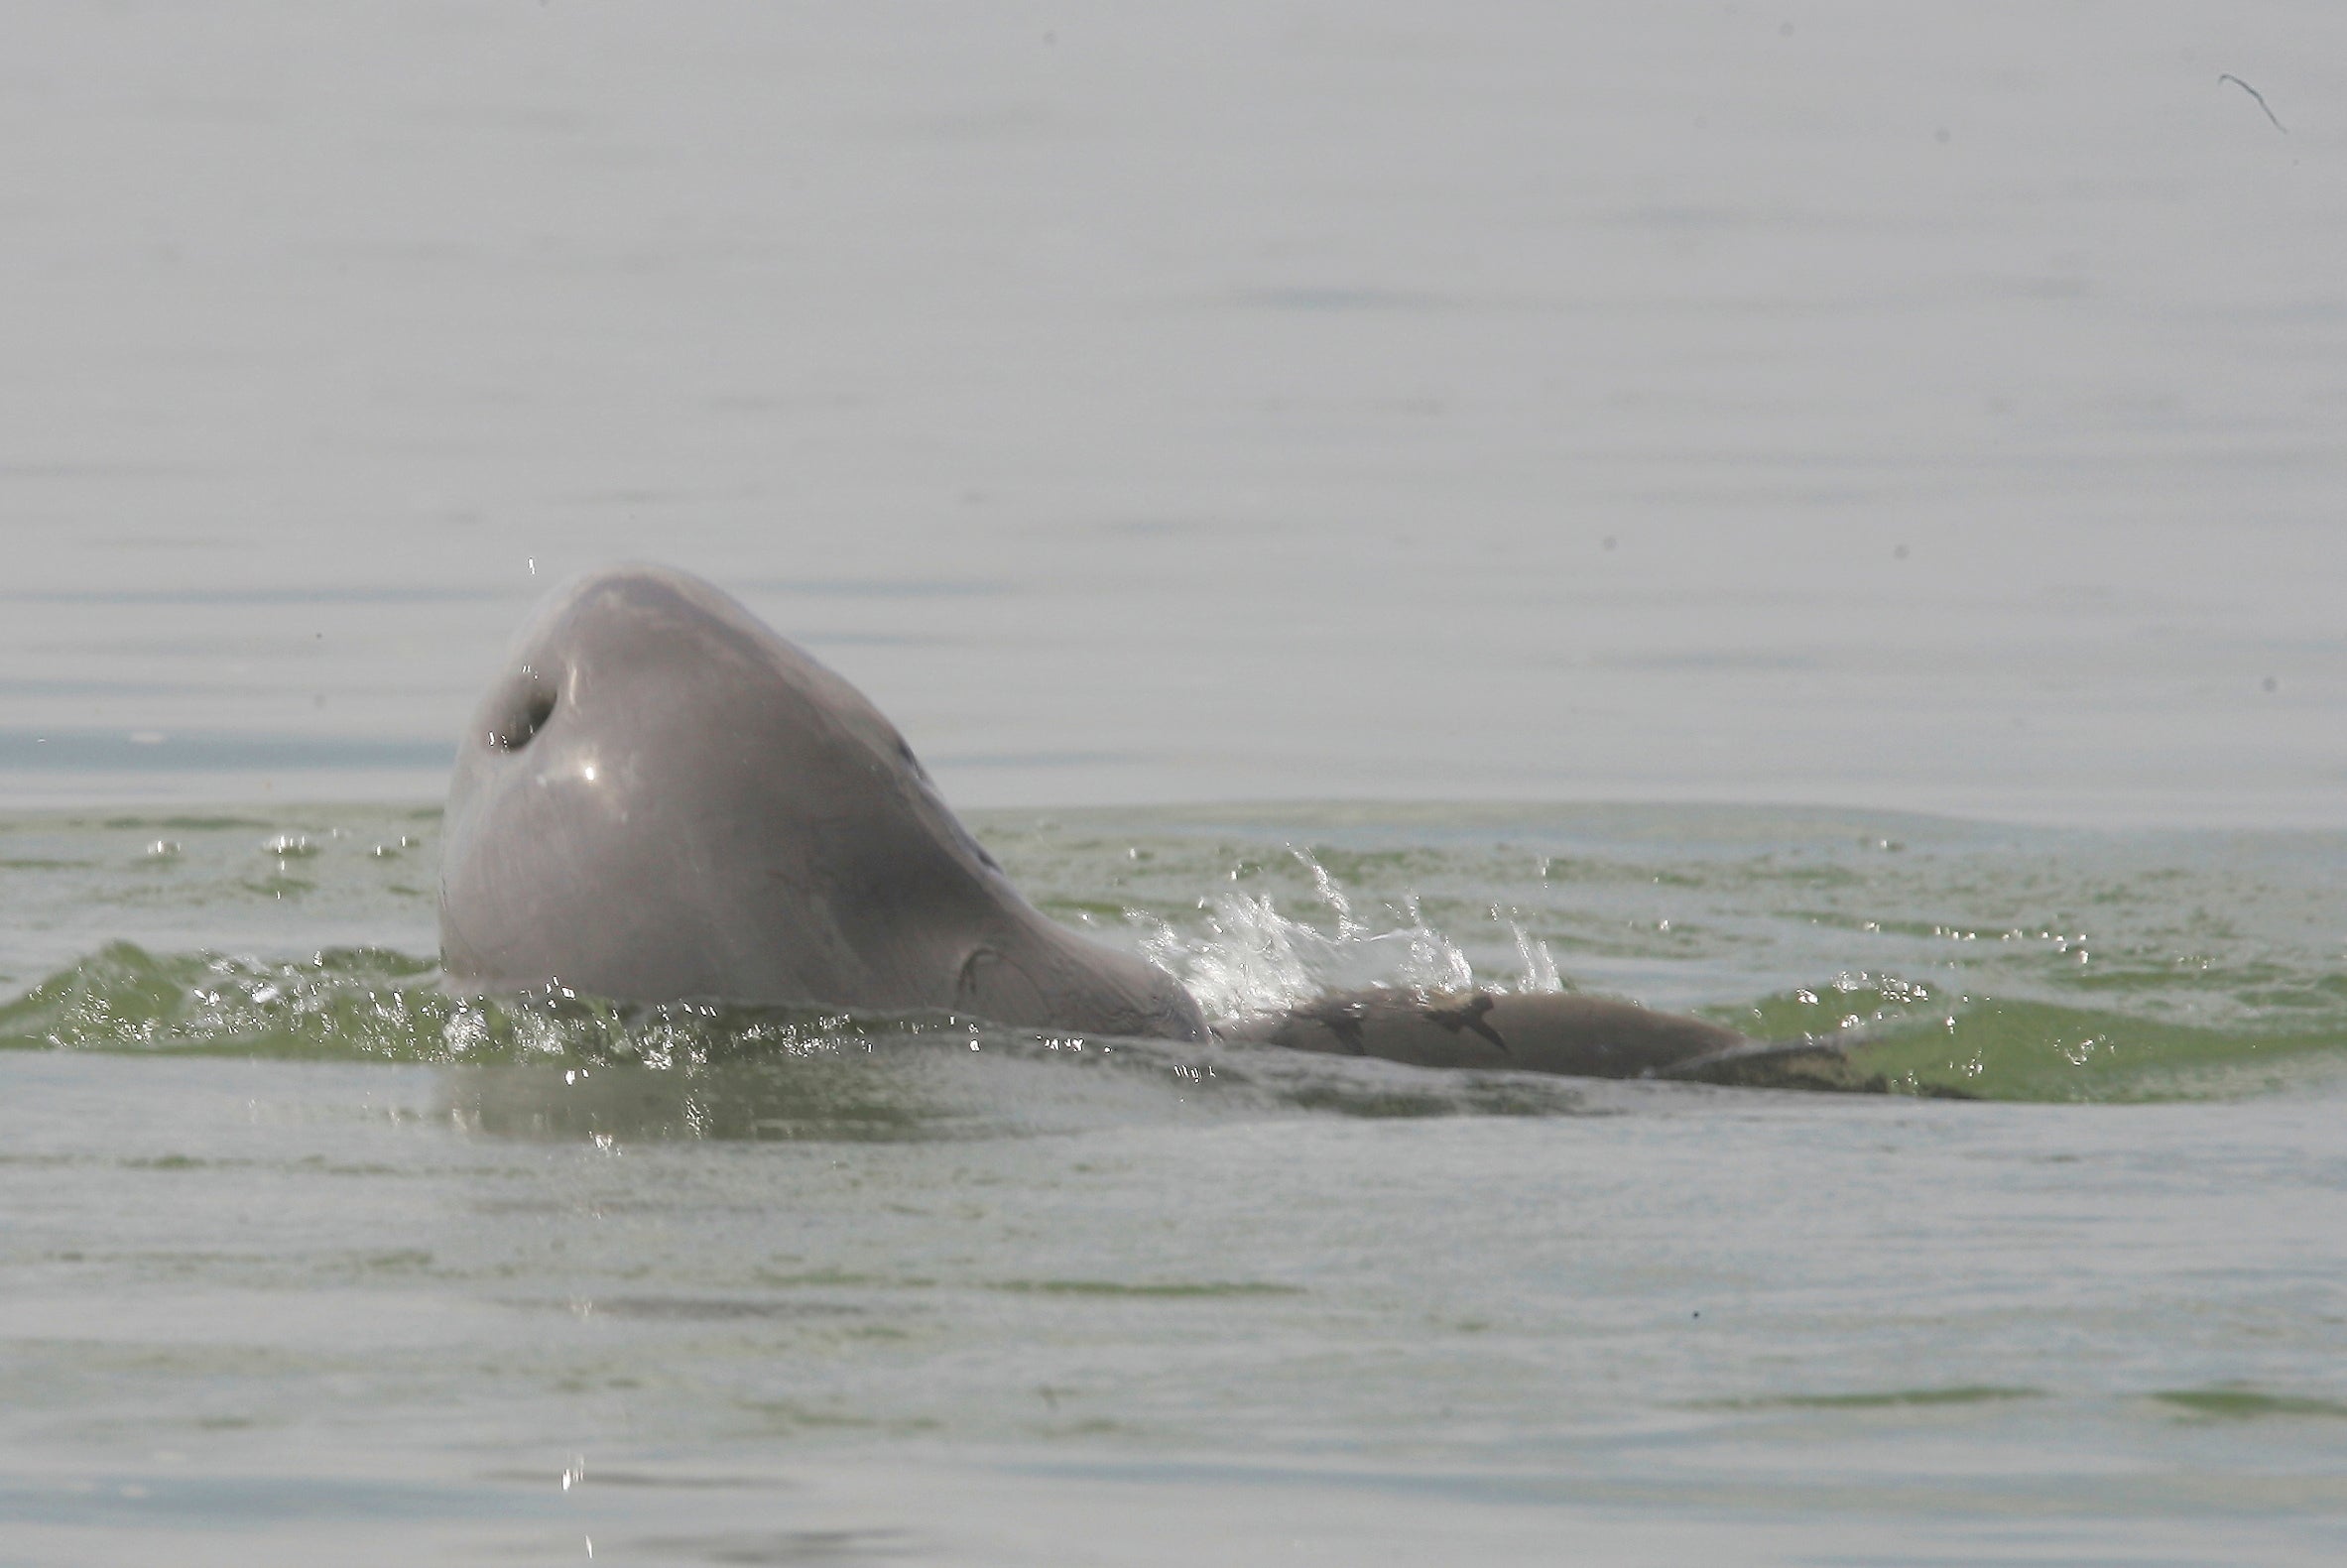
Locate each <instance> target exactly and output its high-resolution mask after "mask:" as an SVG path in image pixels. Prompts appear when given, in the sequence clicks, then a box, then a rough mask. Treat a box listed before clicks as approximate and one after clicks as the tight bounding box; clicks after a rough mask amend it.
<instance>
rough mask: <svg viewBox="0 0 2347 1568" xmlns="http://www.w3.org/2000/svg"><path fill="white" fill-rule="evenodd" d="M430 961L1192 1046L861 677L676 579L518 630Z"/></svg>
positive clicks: (455, 788) (1186, 1016)
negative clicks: (977, 813) (1049, 908)
mask: <svg viewBox="0 0 2347 1568" xmlns="http://www.w3.org/2000/svg"><path fill="white" fill-rule="evenodd" d="M440 964H441V967H442V969H444V970H445V971H446V973H447V974H448V975H449V976H450V977H451V978H453V979H455V980H458V981H462V982H466V983H470V984H474V985H478V986H482V987H496V988H511V987H529V988H537V987H544V986H559V987H565V988H568V989H571V990H574V991H579V992H585V993H588V994H591V995H595V996H601V997H607V998H611V999H613V1000H615V1001H623V1002H674V1001H679V1000H681V999H685V998H711V999H715V998H722V999H725V1000H727V1001H733V1002H746V1003H781V1004H792V1005H812V1006H836V1007H843V1008H855V1009H871V1010H875V1011H882V1012H918V1011H922V1010H937V1011H947V1012H957V1013H967V1014H971V1015H973V1016H975V1017H978V1018H983V1019H989V1020H992V1021H993V1022H995V1023H998V1024H1007V1025H1014V1026H1018V1027H1025V1028H1038V1029H1069V1030H1081V1031H1088V1032H1095V1033H1102V1034H1116V1035H1139V1036H1159V1037H1167V1038H1173V1039H1193V1040H1194V1039H1204V1038H1205V1037H1206V1033H1207V1030H1206V1022H1205V1019H1204V1018H1203V1017H1202V1016H1201V1015H1200V1014H1199V1012H1198V1005H1197V1003H1196V1002H1195V1001H1193V1000H1192V999H1191V997H1190V995H1189V993H1188V992H1186V991H1184V990H1183V989H1182V988H1181V985H1180V983H1179V982H1178V981H1176V980H1175V979H1174V978H1173V976H1172V975H1169V974H1167V973H1166V972H1165V971H1164V970H1162V969H1159V968H1157V967H1156V966H1155V965H1153V964H1150V963H1147V962H1145V961H1144V960H1142V959H1140V958H1138V957H1135V956H1132V955H1130V954H1126V953H1119V952H1115V951H1112V950H1110V949H1108V948H1106V947H1102V946H1100V945H1098V944H1096V943H1093V942H1088V941H1086V940H1084V939H1083V938H1082V937H1080V936H1078V935H1076V934H1075V933H1074V932H1073V931H1070V930H1068V929H1067V928H1066V927H1065V926H1063V925H1060V924H1059V923H1058V922H1056V921H1054V920H1052V919H1050V918H1049V917H1048V916H1046V915H1045V914H1044V913H1043V912H1042V911H1041V910H1039V909H1037V908H1036V907H1035V906H1034V905H1031V904H1029V903H1028V902H1027V901H1026V900H1025V899H1024V898H1022V897H1021V896H1020V894H1019V890H1018V889H1017V888H1015V887H1013V886H1012V885H1011V880H1010V878H1008V877H1006V876H1005V875H1003V870H1002V868H1001V867H1000V866H999V865H997V864H995V860H994V857H993V856H992V855H989V854H988V853H987V852H986V850H985V847H984V846H983V845H981V844H979V843H978V841H977V840H976V839H974V838H972V837H971V836H970V834H969V831H968V830H967V829H965V828H964V827H963V826H962V825H961V823H960V821H959V820H958V819H957V818H955V816H954V815H953V813H952V812H951V811H950V810H948V809H946V806H945V802H944V801H943V800H942V799H940V798H939V797H938V794H937V790H936V786H935V785H934V784H931V783H930V782H929V777H928V773H927V771H926V770H925V769H924V768H923V767H922V766H921V763H920V761H919V760H918V759H917V758H915V756H914V755H913V748H912V747H910V746H908V745H906V744H905V738H904V737H903V736H901V735H899V734H898V733H897V730H896V727H895V726H894V725H892V724H890V723H889V721H888V720H887V719H885V718H883V717H882V716H881V714H880V710H879V709H877V708H875V707H874V706H873V705H872V704H871V703H870V702H868V701H867V700H865V698H864V695H863V694H862V693H861V692H859V691H857V690H856V689H855V687H853V686H851V685H849V684H848V683H847V682H846V681H845V680H842V679H841V678H840V677H839V676H838V675H835V674H833V673H832V672H831V671H830V670H828V669H826V668H824V667H823V666H822V665H821V664H819V663H816V662H815V661H814V660H813V659H811V658H809V657H808V656H807V655H806V654H804V653H803V652H802V651H801V650H800V649H798V648H796V647H794V646H793V645H791V644H790V643H788V642H785V641H784V640H783V639H782V638H780V637H778V636H776V635H775V634H774V633H773V632H771V631H769V630H768V629H767V628H766V627H765V626H763V625H761V624H760V623H759V621H758V620H757V618H756V617H755V616H753V615H751V614H750V612H749V611H747V610H745V609H744V608H742V606H741V605H740V604H738V603H736V602H735V601H734V600H733V599H731V598H729V597H727V596H726V595H725V594H723V593H721V592H719V591H718V590H717V589H716V588H714V587H712V586H711V585H709V584H708V583H706V582H703V581H701V580H700V579H698V578H696V577H692V576H689V575H687V574H685V573H683V572H680V571H672V570H666V569H663V568H658V567H649V566H630V567H623V568H619V569H616V570H611V571H604V572H600V573H597V574H595V575H592V576H589V577H587V578H585V579H584V580H582V581H580V582H578V583H576V584H574V585H573V586H572V587H570V588H569V589H568V590H567V591H566V592H564V593H562V594H560V595H559V596H558V597H557V598H556V600H555V601H554V603H553V604H552V605H550V606H549V607H548V608H547V610H546V611H545V612H544V613H543V614H542V615H540V617H539V618H538V620H537V621H536V623H535V624H533V625H532V626H530V627H529V628H528V629H527V630H526V631H525V632H524V633H523V634H522V637H521V639H520V641H519V643H518V644H517V645H516V647H515V649H514V651H513V653H512V656H511V657H510V658H509V659H508V661H507V663H506V667H505V669H504V671H503V672H502V673H501V674H500V675H499V676H498V677H497V679H496V680H495V681H493V682H492V683H491V685H490V687H489V692H488V695H487V696H485V697H484V698H483V699H482V700H481V704H480V707H479V708H478V709H477V710H476V711H475V713H474V714H473V719H472V723H471V725H470V726H469V727H468V728H467V730H466V732H465V735H464V738H463V742H462V744H461V746H460V747H459V749H458V754H457V762H456V771H455V774H454V776H453V778H452V779H451V780H450V782H449V785H448V807H447V812H446V815H445V816H444V818H443V825H442V838H441V850H440Z"/></svg>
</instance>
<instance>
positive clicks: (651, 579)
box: [439, 566, 1848, 1086]
mask: <svg viewBox="0 0 2347 1568" xmlns="http://www.w3.org/2000/svg"><path fill="white" fill-rule="evenodd" d="M439 908H440V963H441V967H442V968H443V969H444V970H445V971H446V973H447V974H448V976H449V977H450V978H451V979H453V980H456V981H458V982H460V983H464V984H468V985H472V986H475V987H478V988H481V989H484V990H488V989H528V990H537V989H542V988H546V987H563V988H568V989H570V990H572V991H576V992H583V993H586V994H589V995H594V996H601V997H606V998H610V999H612V1000H615V1001H623V1002H648V1003H660V1002H675V1001H682V1000H686V999H709V1000H720V999H721V1000H725V1001H730V1002H740V1003H753V1004H761V1003H763V1004H783V1005H796V1006H817V1007H840V1008H848V1009H856V1010H867V1011H875V1012H920V1011H939V1012H954V1013H963V1014H968V1015H971V1016H973V1017H976V1018H982V1019H987V1020H991V1021H992V1022H994V1023H997V1024H1004V1025H1012V1026H1015V1027H1021V1028H1036V1029H1065V1030H1069V1031H1076V1032H1086V1033H1098V1034H1111V1035H1119V1036H1138V1037H1157V1038H1168V1039H1177V1040H1198V1041H1203V1040H1207V1039H1211V1038H1212V1037H1213V1035H1212V1033H1211V1031H1210V1030H1209V1029H1208V1028H1207V1025H1206V1022H1205V1019H1204V1018H1203V1016H1202V1015H1201V1014H1200V1013H1199V1011H1198V1006H1197V1003H1196V1002H1195V1001H1193V1000H1192V999H1191V997H1190V996H1189V994H1188V993H1187V992H1186V991H1184V990H1183V989H1182V987H1181V985H1180V983H1179V982H1177V981H1176V980H1175V979H1174V978H1173V976H1172V975H1170V974H1168V973H1166V972H1165V971H1164V970H1162V969H1159V968H1157V967H1156V966H1154V965H1152V964H1149V963H1146V962H1144V961H1143V960H1141V959H1139V958H1137V957H1134V956H1132V955H1130V954H1126V953H1120V952H1116V951H1113V950H1111V949H1109V948H1106V947H1102V946H1100V945H1098V944H1096V943H1093V942H1089V941H1086V940H1085V939H1084V938H1082V937H1080V936H1078V935H1077V934H1075V933H1074V932H1073V931H1070V930H1068V929H1067V928H1066V927H1065V926H1062V925H1060V924H1058V923H1057V922H1056V921H1054V920H1052V919H1050V918H1049V917H1048V916H1046V915H1045V914H1043V913H1042V912H1041V911H1040V910H1038V909H1037V908H1036V907H1035V906H1034V905H1031V904H1029V903H1028V902H1027V901H1026V899H1024V898H1023V897H1021V896H1020V894H1019V891H1018V889H1016V888H1014V887H1013V886H1012V885H1011V881H1010V879H1009V878H1008V877H1007V876H1005V875H1004V874H1003V870H1002V868H1001V867H1000V866H998V865H996V864H995V861H994V857H993V856H991V855H989V854H988V853H987V852H986V850H985V849H984V848H983V847H982V846H981V845H980V844H979V843H978V842H977V840H976V839H974V838H972V837H971V836H970V833H969V831H968V830H967V829H966V828H964V827H963V826H962V824H961V823H960V821H959V820H957V819H956V818H955V817H954V815H953V813H952V811H950V810H949V809H947V807H946V805H945V803H944V801H943V800H942V799H941V798H940V797H939V796H938V794H937V791H936V787H935V785H934V784H931V783H930V782H929V777H928V774H927V772H926V770H925V769H923V767H922V766H921V763H920V762H919V761H918V760H917V759H916V758H915V757H914V755H913V750H912V748H911V747H909V746H908V745H906V744H905V740H904V737H903V736H901V735H899V734H898V733H897V730H896V727H895V726H894V725H892V724H890V723H889V721H888V720H887V719H886V718H884V717H882V716H881V713H880V711H879V709H877V708H875V707H873V705H872V704H871V703H870V702H869V701H867V700H866V699H865V697H864V695H863V694H862V693H861V692H859V691H857V690H856V689H855V688H854V687H853V686H851V685H849V684H848V683H847V682H846V681H845V680H843V679H841V678H840V677H839V676H838V675H836V674H833V673H832V672H831V671H830V670H828V669H826V668H824V667H823V666H822V665H821V664H819V663H816V662H815V661H814V660H813V659H811V658H809V657H808V656H807V655H806V654H805V653H803V652H802V651H801V650H800V649H798V648H797V647H795V646H794V645H792V644H791V643H789V642H787V641H785V640H784V639H783V638H781V637H778V636H777V635H775V633H774V632H772V631H770V630H769V629H768V628H767V627H766V626H764V625H763V624H761V623H760V622H759V621H758V619H757V618H756V617H755V616H753V615H751V614H750V612H749V611H748V610H746V609H744V608H743V607H742V606H741V605H740V604H738V603H736V602H735V601H734V600H733V599H731V598H729V597H728V596H727V595H725V594H724V593H722V592H720V591H719V590H718V589H716V588H715V587H713V586H711V585H710V584H708V583H706V582H703V581H701V580H700V579H699V578H696V577H693V576H690V575H688V574H687V573H684V572H680V571H674V570H670V569H666V568H661V567H651V566H628V567H620V568H616V569H613V570H609V571H604V572H599V573H596V574H594V575H592V576H589V577H587V578H585V579H583V580H581V581H579V582H577V583H575V584H573V585H572V586H571V587H570V588H569V589H568V590H566V591H565V592H563V593H562V594H561V595H560V596H558V597H557V598H556V600H555V601H554V602H553V603H552V604H551V605H550V606H549V607H548V608H547V609H546V610H545V611H544V612H543V613H542V614H541V615H540V616H539V618H538V619H537V621H536V622H534V623H533V624H532V625H531V626H530V627H528V628H527V629H526V630H525V631H524V632H523V634H522V636H521V638H520V640H519V642H518V643H517V644H516V646H515V648H514V651H513V653H512V655H511V657H510V658H509V659H508V660H507V663H506V667H505V669H504V670H503V672H502V673H500V674H499V675H498V677H497V678H496V680H495V681H494V682H493V683H492V684H491V686H490V688H489V691H488V694H487V695H486V696H485V697H483V698H482V700H481V704H480V707H479V708H478V709H477V710H476V711H475V713H474V715H473V719H472V723H471V725H470V726H469V727H468V728H467V730H466V732H465V735H464V739H463V743H462V745H461V746H460V748H459V750H458V756H457V764H456V771H455V775H454V777H453V779H452V780H451V782H450V784H449V787H448V806H447V812H446V815H445V817H444V818H443V823H442V843H441V860H440V901H439ZM1224 1037H1225V1038H1227V1039H1230V1040H1232V1041H1234V1042H1248V1043H1255V1044H1267V1045H1280V1046H1288V1047H1292V1048H1297V1049H1303V1050H1318V1051H1331V1052H1340V1053H1347V1054H1355V1055H1370V1056H1380V1057H1385V1058H1387V1059H1390V1060H1396V1061H1405V1062H1415V1063H1418V1064H1421V1065H1425V1066H1458V1067H1486V1068H1513V1069H1517V1070H1531V1071H1538V1072H1552V1073H1568V1074H1577V1075H1584V1076H1594V1077H1613V1078H1622V1077H1652V1076H1669V1077H1702V1078H1711V1079H1716V1080H1720V1081H1775V1080H1776V1079H1778V1078H1782V1077H1783V1076H1784V1073H1783V1072H1782V1071H1781V1070H1780V1067H1781V1065H1782V1064H1784V1063H1788V1062H1791V1063H1795V1064H1797V1063H1800V1062H1803V1061H1808V1060H1811V1059H1812V1058H1815V1057H1817V1056H1818V1055H1819V1053H1820V1050H1821V1049H1823V1048H1821V1047H1817V1046H1813V1045H1811V1044H1809V1043H1808V1042H1798V1043H1796V1044H1793V1045H1791V1046H1764V1045H1760V1044H1757V1043H1756V1042H1754V1041H1752V1040H1749V1039H1746V1038H1745V1037H1744V1036H1742V1035H1740V1034H1737V1033H1736V1032H1735V1031H1733V1030H1731V1029H1725V1028H1721V1027H1719V1026H1718V1025H1712V1024H1706V1023H1704V1022H1702V1021H1700V1020H1697V1019H1691V1018H1679V1017H1674V1016H1672V1015H1668V1014H1660V1013H1650V1012H1648V1011H1647V1010H1645V1009H1643V1008H1640V1007H1637V1006H1635V1005H1633V1004H1630V1003H1624V1002H1612V1001H1605V1000H1602V999H1597V998H1590V997H1582V996H1575V995H1554V994H1549V995H1512V994H1491V993H1481V992H1477V993H1469V994H1464V995H1459V996H1441V995H1436V996H1419V995H1415V994H1412V993H1407V992H1393V993H1388V992H1382V991H1379V992H1365V993H1358V994H1355V995H1351V996H1339V997H1331V998H1327V999H1323V1000H1322V1001H1320V1002H1317V1003H1315V1004H1313V1005H1311V1006H1309V1007H1305V1008H1301V1009H1298V1010H1296V1011H1294V1012H1291V1013H1288V1014H1283V1015H1277V1016H1274V1017H1271V1018H1268V1019H1257V1020H1246V1021H1241V1022H1240V1023H1238V1024H1235V1025H1229V1026H1227V1027H1226V1028H1225V1030H1224ZM1824 1054H1825V1055H1827V1056H1831V1057H1835V1058H1837V1059H1838V1054H1839V1053H1838V1052H1832V1051H1830V1049H1824ZM1794 1076H1795V1077H1799V1076H1802V1074H1800V1073H1798V1072H1796V1073H1795V1074H1794ZM1843 1086H1848V1085H1843Z"/></svg>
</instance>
